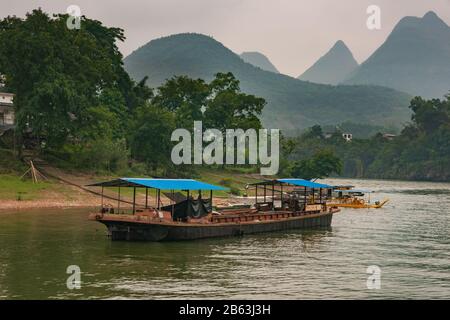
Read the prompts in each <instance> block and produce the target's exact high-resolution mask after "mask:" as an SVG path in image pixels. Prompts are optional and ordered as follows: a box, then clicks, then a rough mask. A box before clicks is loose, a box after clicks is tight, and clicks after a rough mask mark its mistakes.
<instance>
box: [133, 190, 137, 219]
mask: <svg viewBox="0 0 450 320" xmlns="http://www.w3.org/2000/svg"><path fill="white" fill-rule="evenodd" d="M135 212H136V187H134V188H133V214H134V213H135Z"/></svg>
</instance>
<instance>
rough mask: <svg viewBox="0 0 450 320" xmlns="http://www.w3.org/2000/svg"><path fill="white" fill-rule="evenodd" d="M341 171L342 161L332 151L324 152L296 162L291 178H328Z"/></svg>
mask: <svg viewBox="0 0 450 320" xmlns="http://www.w3.org/2000/svg"><path fill="white" fill-rule="evenodd" d="M341 171H342V162H341V160H340V159H339V158H338V157H336V156H335V155H334V153H333V152H332V151H329V150H322V151H319V152H317V153H316V154H314V156H313V157H311V158H310V159H303V160H300V161H295V162H294V164H293V166H292V168H291V176H292V177H297V178H302V179H306V180H311V179H321V178H326V177H328V176H330V175H331V174H333V173H340V172H341Z"/></svg>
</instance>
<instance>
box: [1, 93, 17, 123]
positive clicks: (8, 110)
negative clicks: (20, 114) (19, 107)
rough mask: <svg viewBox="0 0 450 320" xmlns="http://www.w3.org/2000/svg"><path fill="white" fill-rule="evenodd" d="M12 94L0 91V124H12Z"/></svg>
mask: <svg viewBox="0 0 450 320" xmlns="http://www.w3.org/2000/svg"><path fill="white" fill-rule="evenodd" d="M13 100H14V94H12V93H6V92H0V126H12V125H14V103H13Z"/></svg>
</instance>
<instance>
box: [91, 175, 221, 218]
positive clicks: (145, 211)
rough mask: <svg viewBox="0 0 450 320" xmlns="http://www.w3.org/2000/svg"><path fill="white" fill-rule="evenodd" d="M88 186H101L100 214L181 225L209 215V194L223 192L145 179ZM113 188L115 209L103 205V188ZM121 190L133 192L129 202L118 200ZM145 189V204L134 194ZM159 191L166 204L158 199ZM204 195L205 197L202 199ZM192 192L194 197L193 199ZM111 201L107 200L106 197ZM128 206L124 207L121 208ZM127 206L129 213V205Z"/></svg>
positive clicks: (183, 181) (208, 186) (189, 183)
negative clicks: (162, 194) (140, 217)
mask: <svg viewBox="0 0 450 320" xmlns="http://www.w3.org/2000/svg"><path fill="white" fill-rule="evenodd" d="M89 186H91V187H101V188H102V191H101V198H102V203H101V211H100V213H101V214H116V213H117V214H126V215H130V214H131V215H140V216H150V217H152V218H160V219H161V220H167V221H179V222H185V221H188V220H189V219H200V218H202V217H205V216H207V215H208V214H210V213H211V212H212V200H213V191H219V190H227V189H226V188H223V187H219V186H215V185H212V184H208V183H205V182H201V181H197V180H193V179H147V178H120V179H115V180H111V181H106V182H101V183H95V184H91V185H89ZM105 188H117V199H114V200H117V207H115V208H114V207H112V206H106V205H105V203H104V198H105V194H104V189H105ZM124 188H131V189H132V190H133V191H132V192H133V193H132V194H133V195H132V199H133V200H132V201H131V202H130V201H125V200H124V199H122V198H121V193H122V192H123V189H124ZM139 190H145V203H138V202H137V201H136V191H139ZM161 191H170V192H167V193H164V195H165V196H166V198H167V199H169V203H167V202H166V203H163V202H162V200H161ZM150 192H153V193H154V199H155V203H154V204H150V203H149V193H150ZM203 192H204V193H206V197H205V196H204V194H203ZM194 193H197V197H196V198H194ZM108 198H110V199H111V197H109V196H108ZM124 203H125V204H128V208H126V206H125V205H124ZM130 205H131V211H130V209H129V206H130Z"/></svg>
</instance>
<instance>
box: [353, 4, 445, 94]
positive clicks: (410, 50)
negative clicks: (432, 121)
mask: <svg viewBox="0 0 450 320" xmlns="http://www.w3.org/2000/svg"><path fill="white" fill-rule="evenodd" d="M344 83H345V84H375V85H381V86H386V87H390V88H394V89H397V90H400V91H404V92H407V93H409V94H411V95H414V96H416V95H420V96H423V97H426V98H442V97H443V96H444V95H445V94H447V93H448V92H449V90H450V27H449V26H448V25H447V24H446V23H445V22H444V21H442V20H441V19H440V18H439V17H438V15H437V14H436V13H434V12H432V11H430V12H428V13H427V14H425V15H424V16H423V17H422V18H419V17H405V18H403V19H402V20H400V22H399V23H398V24H397V25H396V26H395V28H394V30H393V31H392V33H391V34H390V35H389V37H388V38H387V39H386V41H385V42H384V43H383V45H382V46H381V47H380V48H378V49H377V50H376V51H375V52H374V53H373V54H372V55H371V56H370V57H369V58H368V59H367V60H366V61H365V62H364V63H362V64H361V66H359V67H358V68H357V69H356V70H355V71H354V72H353V73H352V74H351V75H350V76H349V77H348V78H347V79H346V80H345V81H344Z"/></svg>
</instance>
